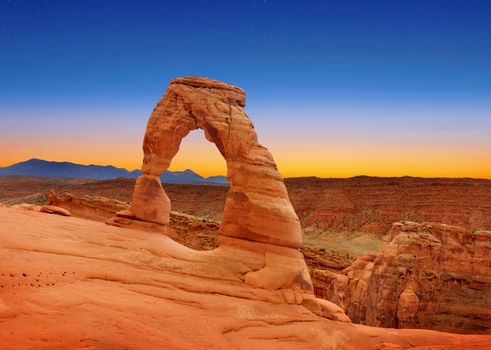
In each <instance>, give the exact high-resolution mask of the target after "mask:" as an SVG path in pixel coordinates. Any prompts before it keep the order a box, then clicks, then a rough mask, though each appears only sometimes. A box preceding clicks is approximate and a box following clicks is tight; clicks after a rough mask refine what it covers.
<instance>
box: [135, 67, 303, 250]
mask: <svg viewBox="0 0 491 350" xmlns="http://www.w3.org/2000/svg"><path fill="white" fill-rule="evenodd" d="M244 106H245V93H244V91H243V90H242V89H240V88H237V87H234V86H231V85H228V84H225V83H222V82H219V81H215V80H210V79H205V78H198V77H185V78H179V79H175V80H173V81H171V83H170V85H169V87H168V89H167V91H166V93H165V95H164V97H163V98H162V99H161V100H160V101H159V102H158V104H157V106H156V107H155V109H154V110H153V112H152V115H151V116H150V120H149V121H148V125H147V131H146V134H145V139H144V142H143V150H144V155H145V157H144V160H143V166H142V171H143V173H144V175H142V176H141V177H140V178H138V180H137V183H136V186H135V191H134V194H133V200H132V205H131V209H130V210H131V212H132V213H133V214H134V216H135V218H136V219H138V220H140V221H147V222H152V223H157V224H162V225H168V223H169V213H170V201H169V199H168V197H167V195H166V194H165V192H164V190H163V189H162V188H161V184H160V175H161V174H162V172H164V171H165V170H166V169H167V168H168V167H169V165H170V162H171V161H172V158H173V157H174V156H175V155H176V153H177V152H178V150H179V145H180V143H181V140H182V139H183V138H184V137H185V136H186V135H187V134H188V133H189V132H190V131H192V130H195V129H202V130H203V131H204V133H205V137H206V138H207V139H208V140H209V141H210V142H213V143H214V144H215V145H216V146H217V148H218V150H219V151H220V153H221V154H222V155H223V157H224V158H225V161H226V162H227V169H228V180H229V183H230V190H229V192H228V194H227V199H226V204H225V209H224V212H223V217H222V222H221V226H220V234H221V235H223V236H227V237H234V238H241V239H246V240H251V241H256V242H262V243H267V244H274V245H280V246H285V247H291V248H299V247H300V246H301V245H302V231H301V228H300V223H299V220H298V218H297V215H296V214H295V212H294V210H293V208H292V206H291V204H290V201H289V199H288V194H287V192H286V188H285V185H284V183H283V179H282V177H281V175H280V174H279V172H278V170H277V167H276V164H275V162H274V160H273V157H272V156H271V154H270V153H269V151H268V150H267V149H266V148H265V147H263V146H262V145H261V144H259V143H258V141H257V135H256V132H255V130H254V126H253V124H252V122H251V120H250V119H249V117H248V116H247V114H246V113H245V111H244Z"/></svg>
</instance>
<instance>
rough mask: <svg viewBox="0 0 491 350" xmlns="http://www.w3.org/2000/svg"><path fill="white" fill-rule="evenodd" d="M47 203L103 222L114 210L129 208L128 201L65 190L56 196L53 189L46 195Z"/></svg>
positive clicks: (82, 216)
mask: <svg viewBox="0 0 491 350" xmlns="http://www.w3.org/2000/svg"><path fill="white" fill-rule="evenodd" d="M48 205H49V206H58V207H62V208H64V209H66V210H68V211H69V212H70V213H72V214H73V215H74V216H77V217H79V218H83V219H88V220H96V221H102V222H105V221H106V220H108V219H109V218H111V217H112V216H113V215H114V214H115V213H116V212H118V211H121V210H126V209H128V208H129V204H128V203H124V202H121V201H118V200H116V199H110V198H105V197H101V196H88V195H85V196H80V197H79V196H75V195H74V194H72V193H69V192H65V193H63V194H62V195H61V196H58V195H57V194H56V192H55V191H54V190H51V191H50V192H49V195H48Z"/></svg>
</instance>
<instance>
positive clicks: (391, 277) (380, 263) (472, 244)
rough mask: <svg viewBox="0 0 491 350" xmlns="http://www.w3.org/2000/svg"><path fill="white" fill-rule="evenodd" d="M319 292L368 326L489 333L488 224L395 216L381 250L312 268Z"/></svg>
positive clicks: (490, 268) (490, 272) (490, 241)
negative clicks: (482, 227)
mask: <svg viewBox="0 0 491 350" xmlns="http://www.w3.org/2000/svg"><path fill="white" fill-rule="evenodd" d="M314 278H315V279H317V280H322V279H324V282H325V284H324V286H325V288H324V291H323V292H324V295H322V293H319V291H318V293H317V294H318V295H319V296H323V297H326V298H328V299H329V300H331V301H333V302H335V303H337V304H338V305H340V306H341V307H343V309H344V310H345V311H346V313H347V314H348V315H349V316H350V317H351V319H352V320H353V321H354V322H360V321H361V322H363V323H365V324H367V325H371V326H381V327H397V328H428V329H436V330H441V331H449V332H455V333H487V334H489V333H491V231H476V232H471V231H468V230H465V229H463V228H459V227H455V226H448V225H443V224H435V223H423V224H418V223H414V222H402V223H395V224H394V225H393V227H392V229H391V231H390V234H389V243H388V244H387V245H386V246H385V247H384V248H383V249H382V251H381V252H380V253H379V254H378V255H374V254H365V255H363V256H361V257H360V258H358V260H357V261H355V262H354V263H353V264H352V265H351V266H350V267H348V268H346V269H345V270H343V273H342V274H336V273H333V272H330V271H315V272H314Z"/></svg>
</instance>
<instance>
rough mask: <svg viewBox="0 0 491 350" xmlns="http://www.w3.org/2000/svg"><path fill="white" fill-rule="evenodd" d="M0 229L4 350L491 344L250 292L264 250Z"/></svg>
mask: <svg viewBox="0 0 491 350" xmlns="http://www.w3.org/2000/svg"><path fill="white" fill-rule="evenodd" d="M0 222H1V225H0V256H1V257H2V264H0V286H1V287H0V349H19V350H23V349H46V348H48V349H82V348H85V349H90V348H100V349H125V348H126V349H142V350H143V349H145V350H152V349H224V350H225V349H227V350H228V349H264V350H268V349H287V350H288V349H326V350H329V349H347V350H363V349H430V348H431V349H487V348H489V347H491V336H483V335H479V336H477V335H472V336H468V335H457V334H449V333H440V332H435V331H427V330H387V329H382V328H372V327H367V326H362V325H356V324H350V323H346V322H338V321H333V320H329V319H326V318H322V317H319V316H316V315H315V314H313V313H312V312H311V311H309V309H307V308H305V307H304V306H303V305H304V304H309V303H310V304H311V305H310V307H311V308H312V309H317V310H316V311H317V312H318V313H319V314H322V315H323V316H326V317H328V318H332V319H336V318H337V317H339V316H340V317H343V314H342V313H339V310H337V311H336V309H335V307H333V306H332V304H329V303H324V304H323V307H324V310H322V309H320V307H321V306H320V303H318V302H317V301H315V300H314V301H312V299H310V298H311V296H310V297H309V295H307V294H305V293H303V292H301V293H297V290H295V289H278V290H273V289H262V288H255V287H252V286H249V285H247V284H244V283H242V279H243V278H244V273H245V272H246V271H249V270H250V269H251V268H253V269H261V263H260V259H258V258H259V257H260V256H261V254H259V249H260V247H258V249H257V250H256V252H254V251H252V250H250V249H242V248H241V246H242V243H240V244H238V245H236V246H234V245H233V242H229V244H228V246H227V247H226V249H224V246H223V245H222V246H221V247H219V248H218V249H216V250H213V251H207V252H198V251H193V250H191V249H189V248H186V247H183V246H181V245H180V244H177V243H175V242H174V241H172V240H171V239H169V238H168V237H166V236H164V235H161V234H155V233H151V232H144V231H135V230H132V229H126V230H121V229H119V228H116V227H112V226H108V225H104V224H102V223H99V222H95V221H89V220H83V219H79V218H74V217H62V216H57V215H44V214H42V213H38V212H33V211H25V210H14V209H9V208H0ZM230 239H232V240H235V241H240V240H238V239H233V238H230ZM251 243H252V242H251ZM252 244H257V243H252ZM262 248H263V249H268V250H269V249H272V252H273V253H275V254H278V255H281V254H280V253H281V250H278V251H277V250H275V249H276V248H274V246H273V247H268V246H267V245H263V246H262ZM282 249H286V248H284V247H283V248H282ZM210 257H214V259H211V258H210ZM286 294H287V295H288V296H287V297H285V295H286ZM286 299H287V300H289V302H285V300H286ZM329 310H331V312H330V313H327V312H328V311H329Z"/></svg>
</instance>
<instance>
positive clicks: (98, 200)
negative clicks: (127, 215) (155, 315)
mask: <svg viewBox="0 0 491 350" xmlns="http://www.w3.org/2000/svg"><path fill="white" fill-rule="evenodd" d="M48 198H49V202H48V203H49V205H56V206H58V207H61V208H65V209H66V210H68V211H70V212H71V213H72V214H73V215H74V216H76V217H79V218H82V219H87V220H94V221H100V222H106V221H107V220H108V219H110V218H111V217H113V216H114V215H116V213H117V212H121V211H124V210H128V209H129V207H130V205H129V203H125V202H122V201H118V200H116V199H111V198H106V197H102V196H89V195H84V196H80V197H79V196H76V195H74V194H72V193H69V192H65V193H63V194H62V195H57V194H56V192H55V191H53V190H51V191H50V193H49V196H48ZM219 225H220V222H218V221H215V220H210V219H206V218H201V217H196V216H193V215H187V214H183V213H179V212H175V211H171V213H170V222H169V227H168V228H167V231H166V233H167V236H169V237H170V238H172V239H173V240H175V241H177V242H179V243H182V244H184V245H185V246H186V247H190V248H193V249H197V250H210V249H214V248H216V247H217V242H218V227H219ZM115 226H119V225H115ZM121 226H123V227H124V225H123V224H121ZM140 228H145V226H140ZM151 231H154V230H151Z"/></svg>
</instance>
